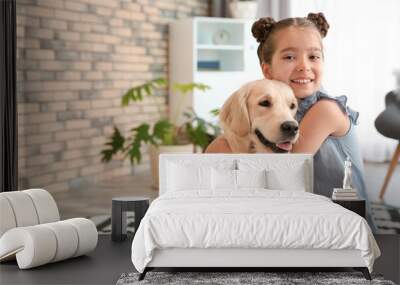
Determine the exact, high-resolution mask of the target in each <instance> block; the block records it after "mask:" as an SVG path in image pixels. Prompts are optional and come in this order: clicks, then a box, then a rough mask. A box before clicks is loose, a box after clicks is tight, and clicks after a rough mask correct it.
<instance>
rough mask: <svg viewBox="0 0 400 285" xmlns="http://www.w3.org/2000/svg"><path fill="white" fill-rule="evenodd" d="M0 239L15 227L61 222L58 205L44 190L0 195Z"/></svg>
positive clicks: (11, 192)
mask: <svg viewBox="0 0 400 285" xmlns="http://www.w3.org/2000/svg"><path fill="white" fill-rule="evenodd" d="M0 216H1V217H4V222H2V223H0V237H1V236H2V235H3V234H4V233H5V232H6V231H8V230H9V229H12V228H14V227H25V226H33V225H37V224H43V223H49V222H55V221H59V220H60V214H59V212H58V208H57V204H56V202H55V201H54V199H53V197H52V196H51V194H50V193H49V192H47V191H46V190H43V189H29V190H24V191H10V192H3V193H0Z"/></svg>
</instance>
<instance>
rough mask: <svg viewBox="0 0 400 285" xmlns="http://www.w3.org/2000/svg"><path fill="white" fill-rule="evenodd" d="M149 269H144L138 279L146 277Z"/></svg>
mask: <svg viewBox="0 0 400 285" xmlns="http://www.w3.org/2000/svg"><path fill="white" fill-rule="evenodd" d="M147 271H148V269H147V267H146V268H145V269H144V270H143V272H142V273H140V274H139V278H138V281H142V280H143V279H144V277H145V276H146V273H147Z"/></svg>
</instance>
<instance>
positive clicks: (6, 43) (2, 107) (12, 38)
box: [0, 0, 18, 192]
mask: <svg viewBox="0 0 400 285" xmlns="http://www.w3.org/2000/svg"><path fill="white" fill-rule="evenodd" d="M15 15H16V14H15V0H2V1H0V191H1V192H3V191H13V190H17V181H18V179H17V169H18V168H17V149H18V146H17V114H16V112H17V106H16V104H17V103H16V81H15V80H16V69H15V68H16V67H15V54H16V53H15V51H16V46H15V42H16V33H15V31H16V27H15V26H16V21H15V19H16V16H15Z"/></svg>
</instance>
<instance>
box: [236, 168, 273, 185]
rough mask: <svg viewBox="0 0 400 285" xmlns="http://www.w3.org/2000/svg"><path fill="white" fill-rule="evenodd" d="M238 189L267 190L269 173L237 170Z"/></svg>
mask: <svg viewBox="0 0 400 285" xmlns="http://www.w3.org/2000/svg"><path fill="white" fill-rule="evenodd" d="M236 181H237V188H238V189H240V188H267V171H266V170H265V169H263V170H241V169H239V170H236Z"/></svg>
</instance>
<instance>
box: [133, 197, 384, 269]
mask: <svg viewBox="0 0 400 285" xmlns="http://www.w3.org/2000/svg"><path fill="white" fill-rule="evenodd" d="M216 194H217V193H214V194H213V195H214V196H207V195H204V196H199V195H198V193H197V192H196V191H183V192H179V193H178V192H171V193H166V194H164V195H162V196H161V197H159V198H157V199H156V200H154V201H153V203H152V204H151V206H150V208H149V210H148V211H147V213H146V215H145V217H144V218H143V220H142V222H141V224H140V226H139V228H138V231H137V233H136V235H135V238H134V240H133V243H132V262H133V264H134V266H135V267H136V269H137V270H138V271H139V272H143V270H144V268H145V267H146V266H147V264H148V263H149V262H150V261H151V260H152V258H153V255H154V251H155V250H156V249H168V248H199V249H205V248H248V249H249V248H254V249H257V248H258V249H262V248H264V249H265V248H268V249H334V250H340V249H346V250H352V249H354V250H359V251H360V252H361V257H362V258H363V260H364V261H365V265H366V266H367V267H368V268H369V270H370V271H372V266H373V263H374V260H375V258H377V257H378V256H379V255H380V251H379V248H378V246H377V244H376V242H375V239H374V237H373V235H372V233H371V230H370V228H369V226H368V224H367V222H366V221H365V219H363V218H362V217H360V216H359V215H357V214H355V213H353V212H351V211H349V210H346V209H344V208H343V207H341V206H339V205H337V204H335V203H333V202H332V201H330V199H328V198H326V197H323V196H320V195H315V194H312V193H307V192H295V191H277V190H275V191H273V190H265V189H263V190H261V189H248V190H247V191H245V190H241V191H234V192H230V193H228V192H226V191H225V192H222V193H221V194H220V196H218V197H216V196H215V195H216ZM217 195H218V194H217Z"/></svg>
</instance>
